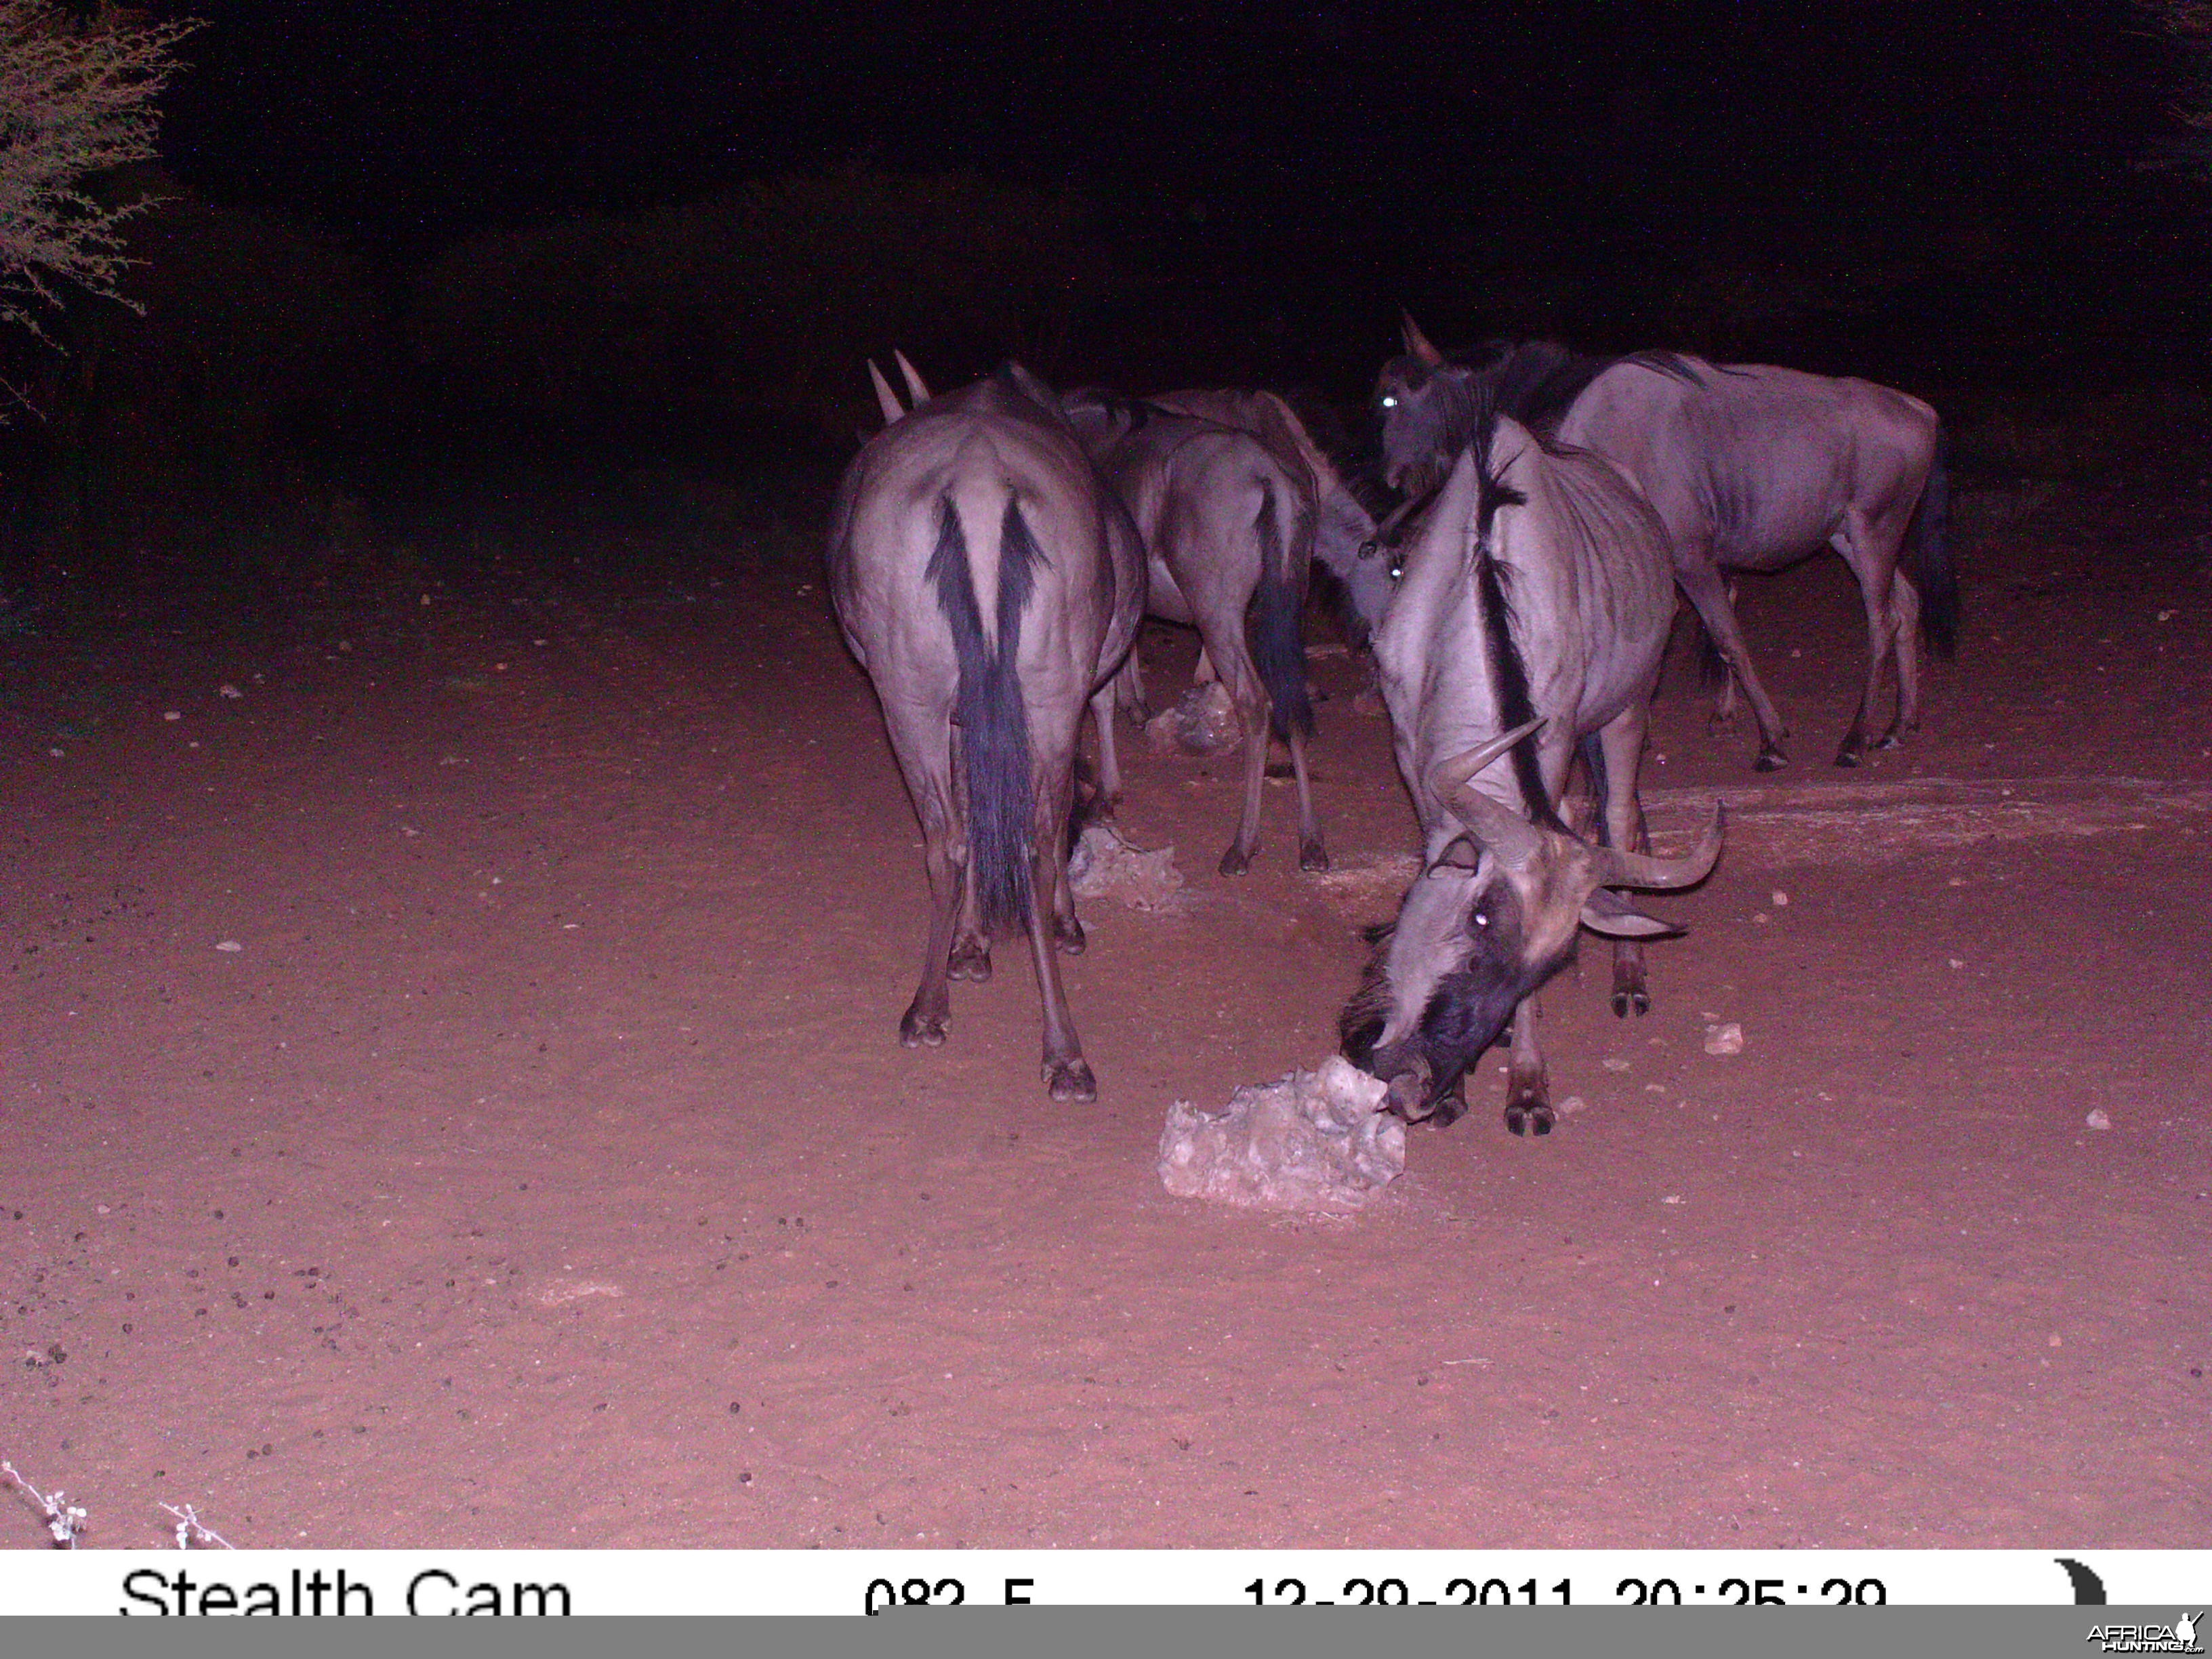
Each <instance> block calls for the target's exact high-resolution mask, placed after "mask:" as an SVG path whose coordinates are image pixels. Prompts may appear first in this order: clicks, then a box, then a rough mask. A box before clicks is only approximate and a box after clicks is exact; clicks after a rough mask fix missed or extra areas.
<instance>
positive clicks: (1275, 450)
mask: <svg viewBox="0 0 2212 1659" xmlns="http://www.w3.org/2000/svg"><path fill="white" fill-rule="evenodd" d="M1145 401H1146V402H1147V403H1149V404H1156V405H1157V406H1158V407H1159V408H1161V409H1164V410H1170V411H1172V412H1173V413H1175V414H1177V415H1194V416H1198V418H1199V419H1200V420H1202V421H1212V422H1216V423H1218V424H1219V425H1221V426H1231V427H1235V428H1237V430H1238V431H1239V432H1247V433H1249V434H1250V435H1252V436H1253V437H1255V438H1256V439H1258V440H1259V441H1260V442H1261V444H1263V445H1265V446H1266V447H1267V453H1269V454H1270V455H1272V456H1273V457H1274V458H1275V459H1276V460H1277V462H1279V464H1280V465H1282V466H1283V467H1284V468H1285V470H1286V471H1289V472H1290V473H1291V475H1292V476H1293V477H1303V478H1304V479H1305V480H1307V481H1309V485H1310V492H1311V497H1312V501H1313V514H1314V541H1313V556H1314V562H1315V563H1316V564H1317V565H1319V566H1320V567H1321V568H1322V569H1323V570H1325V571H1327V572H1328V574H1329V575H1330V576H1331V577H1333V578H1334V580H1336V582H1337V583H1338V585H1339V586H1341V587H1342V589H1343V590H1344V595H1343V597H1344V600H1345V604H1344V605H1343V606H1342V607H1341V609H1343V610H1344V611H1348V612H1349V615H1348V616H1346V617H1344V621H1345V622H1346V625H1347V627H1348V628H1349V629H1351V631H1352V632H1353V634H1354V635H1355V639H1354V643H1355V644H1360V645H1364V644H1365V643H1366V642H1367V635H1368V634H1369V633H1370V631H1371V630H1372V629H1373V628H1374V626H1375V624H1376V623H1377V622H1379V621H1381V620H1382V617H1383V610H1384V608H1385V607H1386V606H1387V605H1389V602H1390V589H1391V582H1390V577H1389V572H1388V570H1387V568H1385V566H1384V564H1383V562H1381V561H1379V560H1377V559H1375V558H1373V557H1371V556H1368V557H1363V556H1361V553H1362V550H1363V549H1364V548H1365V547H1366V546H1367V545H1368V544H1369V543H1370V542H1371V541H1372V540H1373V539H1374V537H1375V520H1374V516H1373V514H1372V513H1370V512H1369V510H1368V504H1367V502H1366V501H1364V500H1363V499H1362V489H1363V488H1364V489H1365V492H1366V493H1367V494H1368V495H1374V494H1375V490H1374V486H1373V483H1372V481H1371V480H1363V483H1362V484H1360V485H1355V483H1353V481H1352V478H1351V477H1348V476H1347V475H1346V473H1345V472H1344V471H1343V470H1342V469H1341V468H1340V466H1339V465H1337V463H1336V462H1335V461H1334V460H1333V459H1330V457H1329V454H1328V451H1326V450H1324V449H1323V448H1322V447H1321V445H1320V444H1318V443H1316V441H1314V438H1313V435H1312V433H1311V432H1310V431H1309V430H1308V429H1307V427H1306V423H1305V422H1304V421H1303V420H1301V419H1300V418H1299V417H1298V415H1297V411H1296V410H1292V409H1291V405H1290V404H1289V402H1288V401H1287V400H1285V398H1282V397H1280V396H1279V395H1278V394H1277V393H1275V392H1237V391H1189V392H1162V393H1160V394H1159V395H1158V396H1157V397H1152V398H1146V400H1145Z"/></svg>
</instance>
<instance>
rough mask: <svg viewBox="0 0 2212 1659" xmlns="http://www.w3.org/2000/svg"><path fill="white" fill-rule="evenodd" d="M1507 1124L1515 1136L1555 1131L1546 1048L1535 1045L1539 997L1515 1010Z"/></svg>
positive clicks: (1506, 1091)
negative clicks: (1546, 1063)
mask: <svg viewBox="0 0 2212 1659" xmlns="http://www.w3.org/2000/svg"><path fill="white" fill-rule="evenodd" d="M1505 1127H1507V1128H1509V1129H1510V1130H1511V1131H1512V1132H1513V1133H1515V1134H1516V1135H1547V1134H1549V1133H1552V1097H1551V1085H1550V1083H1549V1082H1548V1081H1547V1079H1546V1078H1545V1075H1544V1054H1543V1050H1542V1049H1541V1048H1538V1047H1537V1044H1536V999H1535V998H1534V997H1533V996H1528V997H1523V998H1522V1000H1521V1006H1519V1007H1517V1008H1516V1009H1515V1010H1514V1011H1513V1060H1512V1064H1511V1066H1510V1070H1509V1071H1508V1073H1507V1076H1506V1082H1505Z"/></svg>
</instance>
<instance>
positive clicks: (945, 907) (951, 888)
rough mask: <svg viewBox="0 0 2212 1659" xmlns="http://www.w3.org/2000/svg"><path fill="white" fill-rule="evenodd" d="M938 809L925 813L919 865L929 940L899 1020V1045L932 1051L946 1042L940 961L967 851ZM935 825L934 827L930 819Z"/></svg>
mask: <svg viewBox="0 0 2212 1659" xmlns="http://www.w3.org/2000/svg"><path fill="white" fill-rule="evenodd" d="M932 820H934V821H932ZM944 820H945V813H944V811H943V810H942V809H941V808H939V810H937V811H931V810H930V809H928V808H925V809H924V811H923V823H922V838H923V846H922V855H921V856H922V863H923V865H924V866H925V867H926V868H927V871H928V872H929V936H928V940H927V943H926V944H925V945H923V946H922V949H921V987H919V988H918V989H917V990H916V991H915V994H914V1000H913V1001H912V1002H910V1003H908V1005H907V1010H906V1013H905V1014H904V1015H903V1016H902V1018H900V1020H899V1041H900V1042H902V1043H904V1044H905V1045H906V1046H907V1047H908V1048H936V1047H937V1046H938V1045H939V1044H940V1043H942V1042H944V1041H945V1025H946V1024H947V1022H949V1021H950V1020H951V1018H952V992H951V987H950V986H948V985H947V984H946V982H945V975H946V962H945V957H946V952H947V950H948V949H949V947H950V945H951V939H952V927H953V923H954V921H956V920H957V917H958V915H959V911H960V903H961V894H962V891H963V889H964V888H965V887H966V886H967V880H966V877H967V872H966V870H965V868H964V867H963V866H965V864H966V861H967V860H966V858H965V853H966V849H965V848H960V849H958V852H957V854H956V850H955V848H954V847H953V844H952V837H951V833H950V826H949V825H948V824H946V823H945V821H944Z"/></svg>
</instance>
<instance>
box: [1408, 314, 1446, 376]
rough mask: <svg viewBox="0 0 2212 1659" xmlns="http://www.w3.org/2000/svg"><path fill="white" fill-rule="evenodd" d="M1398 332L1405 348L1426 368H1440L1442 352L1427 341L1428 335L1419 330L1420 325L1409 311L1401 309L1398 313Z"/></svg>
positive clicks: (1441, 365)
mask: <svg viewBox="0 0 2212 1659" xmlns="http://www.w3.org/2000/svg"><path fill="white" fill-rule="evenodd" d="M1398 317H1399V329H1398V332H1399V335H1400V337H1401V338H1402V339H1403V340H1404V341H1405V342H1406V349H1407V350H1408V351H1410V352H1411V353H1413V356H1416V357H1418V358H1419V359H1420V360H1421V362H1423V363H1424V364H1425V365H1426V366H1427V367H1428V368H1443V362H1444V354H1443V352H1441V351H1439V350H1437V349H1436V348H1435V347H1434V346H1432V345H1431V344H1430V343H1429V337H1428V336H1427V335H1425V334H1424V333H1422V332H1421V325H1419V323H1417V322H1415V321H1414V320H1413V313H1412V312H1410V311H1401V312H1400V313H1398Z"/></svg>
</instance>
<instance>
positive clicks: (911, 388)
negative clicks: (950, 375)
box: [891, 351, 929, 409]
mask: <svg viewBox="0 0 2212 1659" xmlns="http://www.w3.org/2000/svg"><path fill="white" fill-rule="evenodd" d="M891 357H892V360H893V361H894V362H896V363H897V364H898V372H899V373H900V374H902V375H904V376H905V377H906V395H907V396H908V397H909V398H913V399H914V406H915V408H916V409H919V408H921V406H922V404H926V403H927V402H928V401H929V388H928V387H927V386H924V385H923V384H922V383H921V375H919V374H915V369H914V365H913V364H912V363H910V362H907V360H906V353H904V352H903V351H894V352H892V353H891Z"/></svg>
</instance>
